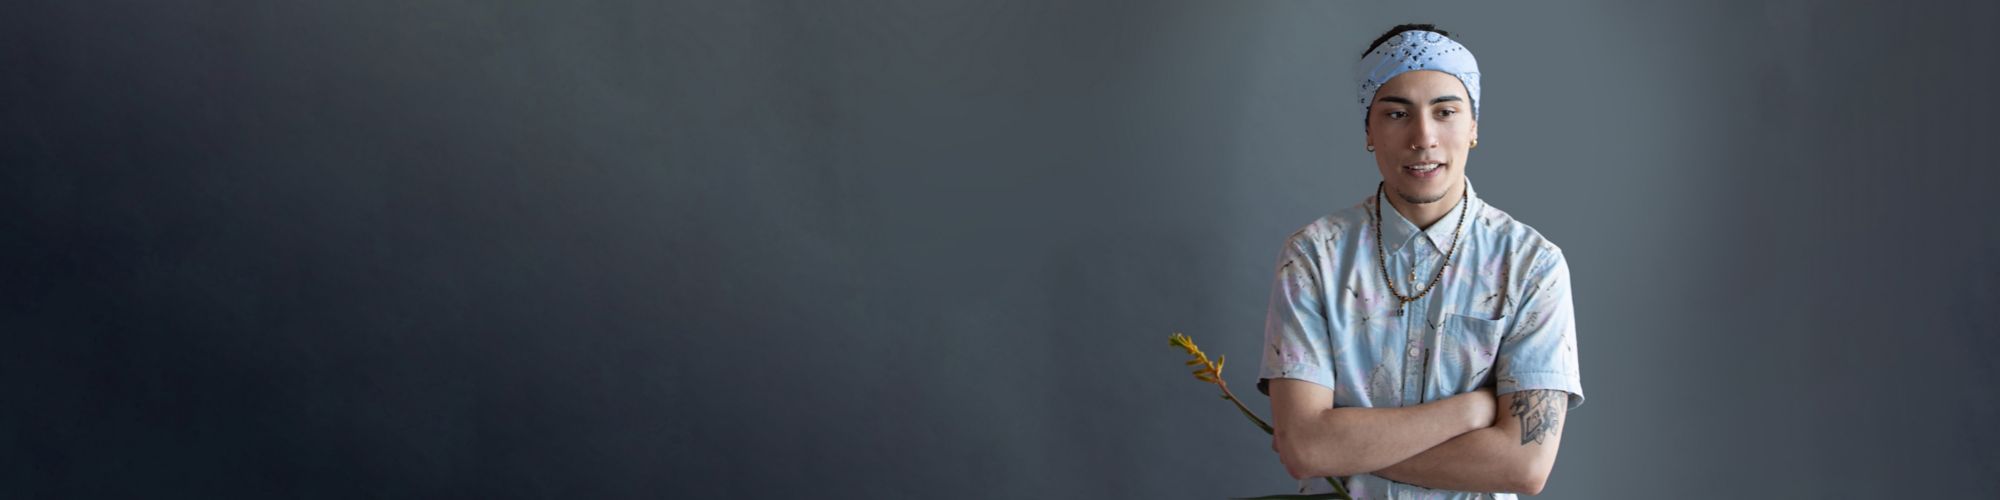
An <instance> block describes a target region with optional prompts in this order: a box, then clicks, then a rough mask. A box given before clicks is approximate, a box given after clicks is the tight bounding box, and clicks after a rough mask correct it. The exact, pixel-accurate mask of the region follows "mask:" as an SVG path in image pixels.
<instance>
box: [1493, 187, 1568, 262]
mask: <svg viewBox="0 0 2000 500" xmlns="http://www.w3.org/2000/svg"><path fill="white" fill-rule="evenodd" d="M1481 201H1484V200H1481ZM1481 205H1482V206H1481V207H1480V210H1479V218H1478V221H1479V224H1480V225H1481V226H1484V228H1485V230H1486V231H1487V234H1488V235H1490V237H1491V239H1489V240H1487V241H1495V242H1498V243H1499V244H1500V245H1501V246H1503V247H1505V248H1509V249H1512V251H1513V252H1518V253H1520V254H1521V255H1523V256H1527V257H1529V258H1530V260H1542V259H1553V260H1556V261H1561V260H1562V258H1563V256H1562V247H1559V246H1556V243H1555V242H1554V241H1551V240H1550V239H1549V238H1548V236H1544V235H1543V234H1542V232H1541V231H1538V230H1535V228H1534V226H1529V225H1528V223H1526V222H1521V220H1520V219H1516V218H1514V215H1513V214H1509V213H1507V211H1505V210H1501V209H1500V208H1499V207H1495V206H1493V204H1492V203H1482V204H1481ZM1475 241H1476V240H1475Z"/></svg>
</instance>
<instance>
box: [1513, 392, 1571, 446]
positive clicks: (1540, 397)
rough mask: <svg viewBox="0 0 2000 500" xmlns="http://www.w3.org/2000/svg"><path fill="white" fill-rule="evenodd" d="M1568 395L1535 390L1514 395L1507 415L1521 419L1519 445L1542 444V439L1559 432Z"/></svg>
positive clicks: (1566, 407)
mask: <svg viewBox="0 0 2000 500" xmlns="http://www.w3.org/2000/svg"><path fill="white" fill-rule="evenodd" d="M1568 403H1569V394H1568V393H1565V392H1563V391H1557V390H1551V389H1537V390H1529V391H1520V392H1516V393H1514V402H1513V403H1512V404H1511V405H1509V408H1508V410H1509V413H1511V414H1513V415H1514V417H1515V418H1518V419H1521V445H1522V446H1527V445H1528V443H1535V444H1542V440H1543V438H1546V437H1548V436H1553V435H1556V434H1557V433H1559V432H1561V430H1560V428H1561V427H1562V417H1563V410H1565V409H1568V406H1567V404H1568Z"/></svg>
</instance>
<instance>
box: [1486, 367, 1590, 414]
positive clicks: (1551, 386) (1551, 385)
mask: <svg viewBox="0 0 2000 500" xmlns="http://www.w3.org/2000/svg"><path fill="white" fill-rule="evenodd" d="M1496 385H1497V387H1496V388H1495V389H1494V395H1496V396H1497V395H1502V394H1512V393H1515V392H1520V391H1528V390H1541V389H1548V390H1557V391H1563V392H1567V393H1569V407H1570V409H1576V407H1578V406H1582V405H1583V383H1582V382H1579V381H1577V379H1576V376H1575V375H1570V374H1566V373H1555V372H1545V373H1515V374H1511V375H1508V376H1505V377H1500V381H1499V383H1497V384H1496Z"/></svg>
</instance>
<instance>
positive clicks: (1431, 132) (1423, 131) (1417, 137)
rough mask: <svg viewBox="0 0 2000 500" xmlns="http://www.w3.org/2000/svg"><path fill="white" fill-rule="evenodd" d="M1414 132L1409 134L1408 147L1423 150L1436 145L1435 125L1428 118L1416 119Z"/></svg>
mask: <svg viewBox="0 0 2000 500" xmlns="http://www.w3.org/2000/svg"><path fill="white" fill-rule="evenodd" d="M1414 132H1416V133H1414V134H1411V135H1410V149H1411V150H1414V151H1423V150H1426V149H1433V148H1436V147H1437V146H1438V138H1437V125H1435V124H1432V123H1431V122H1430V120H1417V129H1416V130H1415V131H1414Z"/></svg>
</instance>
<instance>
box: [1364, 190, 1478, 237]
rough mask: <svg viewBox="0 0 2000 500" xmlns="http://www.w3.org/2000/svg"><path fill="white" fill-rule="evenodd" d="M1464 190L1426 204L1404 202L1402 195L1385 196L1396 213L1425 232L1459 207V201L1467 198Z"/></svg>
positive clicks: (1447, 192) (1453, 191) (1455, 191)
mask: <svg viewBox="0 0 2000 500" xmlns="http://www.w3.org/2000/svg"><path fill="white" fill-rule="evenodd" d="M1464 189H1465V187H1464V186H1459V188H1458V189H1453V190H1450V191H1446V192H1445V195H1444V197H1443V198H1439V199H1438V201H1434V202H1430V203H1424V204H1416V203H1410V202H1408V201H1404V200H1403V197H1402V195H1398V194H1396V193H1383V195H1384V196H1385V197H1387V198H1389V205H1390V206H1393V207H1396V213H1399V214H1403V218H1404V219H1407V220H1409V221H1410V223H1411V224H1416V225H1417V229H1419V230H1424V229H1430V228H1431V225H1432V224H1437V222H1438V221H1440V220H1444V216H1445V215H1449V214H1450V213H1451V209H1453V208H1457V207H1458V203H1459V200H1460V199H1461V198H1463V197H1464V196H1465V195H1464V194H1463V193H1464Z"/></svg>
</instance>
